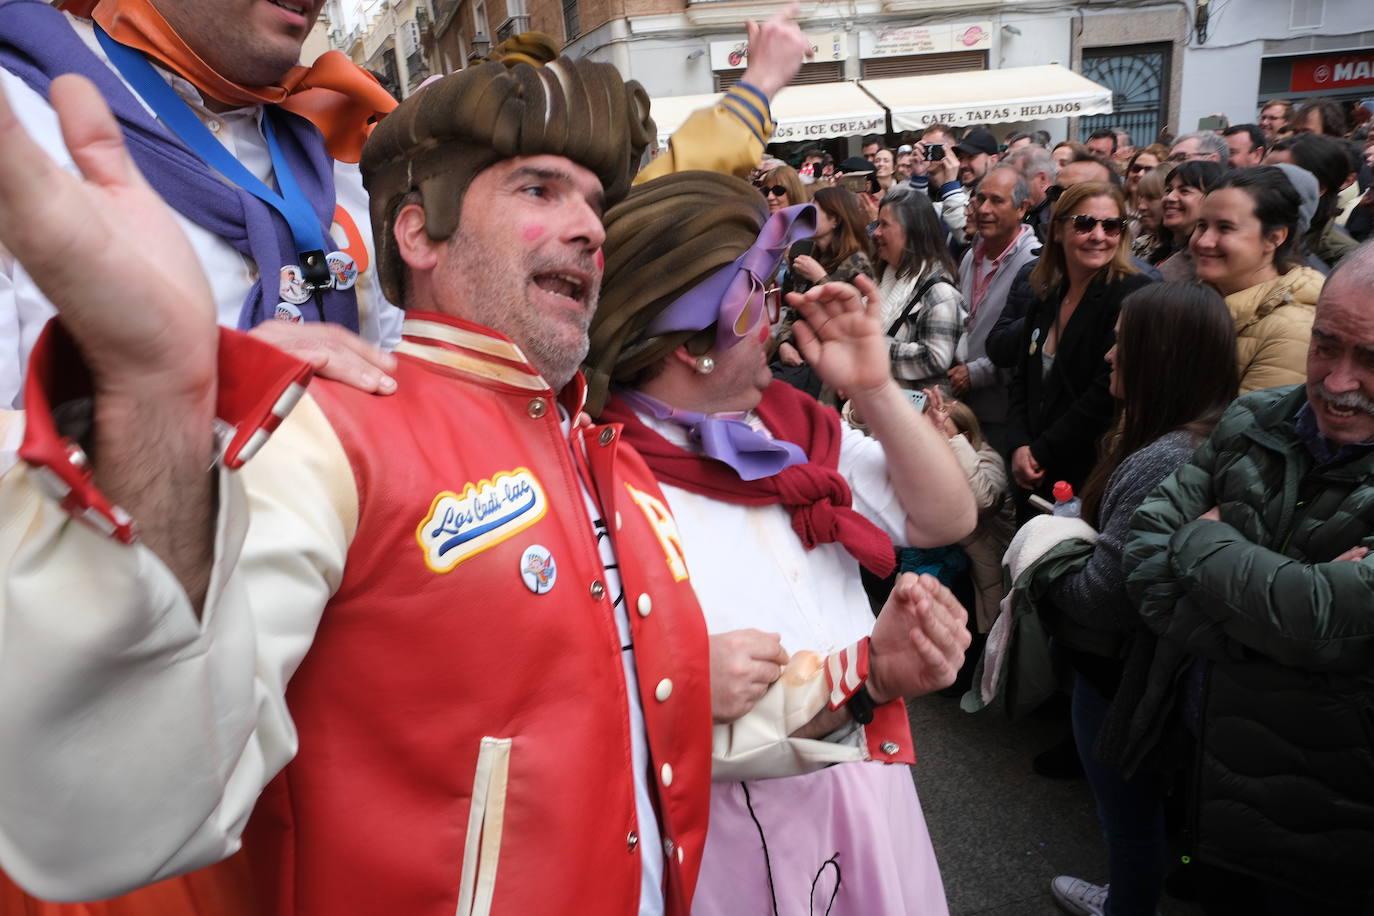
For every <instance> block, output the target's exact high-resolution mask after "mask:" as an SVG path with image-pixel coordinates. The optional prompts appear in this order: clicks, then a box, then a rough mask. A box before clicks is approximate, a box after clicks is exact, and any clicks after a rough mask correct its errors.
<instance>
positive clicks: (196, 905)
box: [0, 853, 257, 916]
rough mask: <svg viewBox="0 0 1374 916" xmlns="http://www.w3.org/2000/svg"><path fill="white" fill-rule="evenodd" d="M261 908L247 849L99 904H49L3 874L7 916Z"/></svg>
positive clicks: (224, 914) (134, 915)
mask: <svg viewBox="0 0 1374 916" xmlns="http://www.w3.org/2000/svg"><path fill="white" fill-rule="evenodd" d="M254 912H257V905H256V902H255V899H254V897H253V888H252V882H251V879H250V876H249V873H248V859H247V857H245V856H244V855H243V853H238V854H237V855H234V856H231V857H230V858H228V859H225V860H224V861H223V862H220V863H219V864H217V865H211V866H209V867H208V868H202V869H200V870H199V871H193V872H191V873H190V874H189V875H182V876H181V877H179V878H169V879H167V880H166V881H160V882H158V883H157V884H153V885H150V886H148V887H145V888H142V889H141V890H136V891H133V892H132V893H128V894H124V895H123V896H121V897H115V898H113V899H111V900H101V901H97V902H95V903H47V902H45V901H42V900H39V899H38V898H36V897H33V896H32V895H30V894H27V893H25V892H24V891H23V890H21V889H20V888H19V886H18V885H17V884H15V883H14V882H13V881H11V880H10V878H9V876H8V875H6V874H5V873H3V872H0V913H3V914H4V916H245V914H249V913H254Z"/></svg>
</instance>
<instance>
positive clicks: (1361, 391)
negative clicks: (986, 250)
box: [1122, 245, 1374, 914]
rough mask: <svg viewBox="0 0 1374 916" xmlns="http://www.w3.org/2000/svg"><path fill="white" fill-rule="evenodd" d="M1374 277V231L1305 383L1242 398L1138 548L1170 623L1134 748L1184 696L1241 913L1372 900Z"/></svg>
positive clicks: (1199, 810)
mask: <svg viewBox="0 0 1374 916" xmlns="http://www.w3.org/2000/svg"><path fill="white" fill-rule="evenodd" d="M1372 287H1374V245H1365V246H1364V247H1362V248H1360V249H1359V250H1357V251H1356V252H1354V253H1352V254H1351V255H1350V257H1349V258H1348V259H1347V260H1346V262H1345V263H1344V264H1343V265H1342V266H1341V267H1340V269H1338V270H1337V271H1336V272H1335V273H1333V274H1332V275H1331V278H1330V280H1328V281H1327V284H1326V287H1325V289H1323V290H1322V294H1321V298H1320V300H1319V301H1318V303H1317V314H1316V320H1315V322H1314V324H1313V327H1312V341H1311V346H1310V349H1309V351H1308V357H1307V385H1306V387H1305V389H1304V388H1301V387H1291V388H1276V389H1270V390H1268V391H1256V392H1253V393H1251V394H1248V395H1246V396H1244V397H1242V398H1241V399H1240V400H1238V401H1237V402H1236V403H1235V404H1234V405H1232V407H1231V408H1230V409H1229V410H1228V411H1227V412H1226V414H1225V415H1224V416H1223V417H1222V419H1221V422H1220V423H1219V424H1218V425H1217V427H1216V429H1215V431H1214V432H1213V434H1212V436H1211V438H1210V439H1208V441H1206V442H1205V443H1204V444H1203V445H1202V447H1201V448H1199V449H1198V452H1197V454H1196V455H1195V456H1194V458H1193V459H1192V461H1191V462H1190V463H1189V464H1186V465H1184V466H1183V467H1182V468H1180V469H1179V470H1178V472H1177V473H1176V474H1175V475H1174V476H1173V477H1171V478H1169V479H1168V480H1166V481H1165V482H1164V483H1163V484H1162V485H1161V486H1160V487H1159V489H1157V490H1156V491H1155V492H1154V494H1153V495H1152V496H1151V498H1150V499H1148V500H1147V501H1146V502H1145V504H1144V505H1143V506H1142V507H1141V509H1140V512H1139V513H1138V514H1137V515H1136V517H1135V520H1134V523H1133V537H1132V540H1131V541H1130V542H1129V543H1128V544H1127V547H1126V553H1125V556H1124V565H1125V569H1126V571H1127V573H1128V575H1129V577H1130V578H1129V586H1128V587H1129V590H1130V592H1131V596H1132V598H1133V600H1134V601H1135V602H1136V603H1137V605H1138V607H1139V610H1140V613H1141V616H1142V617H1143V619H1144V621H1145V623H1146V625H1147V626H1149V627H1150V629H1152V630H1153V631H1154V632H1155V633H1157V634H1158V635H1159V636H1160V637H1161V640H1160V644H1159V646H1160V647H1159V649H1158V651H1157V652H1156V655H1155V657H1154V659H1153V664H1152V667H1151V670H1150V673H1149V678H1148V685H1149V686H1148V687H1147V688H1146V690H1145V697H1144V700H1143V702H1142V703H1140V704H1139V706H1138V707H1137V709H1136V710H1135V713H1134V717H1133V720H1132V722H1131V723H1130V726H1129V728H1127V738H1126V741H1125V746H1124V748H1125V749H1124V753H1123V754H1122V758H1123V759H1122V762H1123V763H1124V764H1126V765H1127V766H1128V767H1131V766H1134V765H1136V764H1138V763H1140V762H1141V761H1142V760H1144V759H1147V758H1149V757H1150V756H1152V754H1151V751H1152V749H1154V748H1158V747H1159V746H1160V744H1161V740H1160V736H1161V734H1163V733H1164V732H1165V730H1166V729H1167V728H1168V723H1169V717H1170V715H1171V714H1172V715H1175V716H1179V717H1181V721H1182V723H1183V725H1184V726H1185V727H1186V728H1187V730H1188V731H1190V732H1191V733H1192V735H1193V736H1194V737H1195V738H1196V742H1197V760H1196V766H1195V768H1194V770H1193V776H1194V778H1195V779H1196V781H1197V782H1196V786H1195V792H1193V793H1192V798H1193V799H1194V808H1193V811H1192V818H1191V819H1190V821H1191V824H1192V826H1193V832H1192V844H1193V847H1194V849H1193V852H1194V854H1195V856H1196V857H1197V859H1199V860H1201V861H1202V862H1205V863H1208V864H1210V865H1213V866H1217V867H1219V868H1220V869H1222V871H1221V873H1220V874H1221V878H1220V879H1219V880H1211V881H1209V882H1207V883H1208V885H1209V886H1210V889H1211V890H1213V891H1215V890H1217V889H1222V890H1223V893H1224V894H1225V897H1226V900H1225V904H1226V905H1227V906H1228V907H1231V909H1226V910H1225V911H1226V912H1232V911H1234V912H1247V913H1323V914H1362V913H1369V912H1374V909H1371V908H1372V907H1374V871H1371V869H1370V868H1369V863H1370V861H1371V860H1374V557H1371V556H1370V549H1371V548H1374V294H1371V292H1370V290H1371V288H1372ZM1175 721H1178V720H1175ZM1230 878H1234V879H1235V880H1229V879H1230ZM1236 907H1239V908H1238V909H1236ZM1216 911H1217V912H1221V911H1222V910H1220V909H1218V910H1216Z"/></svg>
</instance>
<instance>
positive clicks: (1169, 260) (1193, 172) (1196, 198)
mask: <svg viewBox="0 0 1374 916" xmlns="http://www.w3.org/2000/svg"><path fill="white" fill-rule="evenodd" d="M1224 171H1225V169H1223V168H1222V167H1221V165H1220V164H1219V163H1216V162H1203V161H1194V162H1185V163H1183V164H1181V165H1180V166H1179V167H1178V168H1176V169H1174V170H1173V171H1172V172H1170V173H1169V178H1168V180H1167V181H1166V182H1165V183H1164V199H1163V209H1162V213H1161V216H1160V222H1161V224H1162V228H1161V229H1160V231H1159V236H1160V241H1161V242H1164V243H1167V245H1168V249H1167V250H1166V251H1160V252H1159V253H1158V254H1157V256H1156V257H1157V260H1156V261H1155V262H1154V263H1156V264H1158V265H1159V272H1160V275H1161V276H1163V277H1164V279H1165V280H1175V281H1178V282H1183V281H1186V280H1192V279H1193V278H1194V276H1195V275H1194V271H1193V256H1192V253H1191V252H1189V250H1188V239H1190V238H1192V235H1193V227H1194V226H1196V225H1197V214H1198V209H1199V208H1200V207H1201V206H1202V199H1203V198H1204V197H1206V196H1207V192H1208V191H1209V190H1211V188H1212V185H1213V184H1215V183H1216V181H1217V179H1218V178H1220V177H1221V175H1222V172H1224Z"/></svg>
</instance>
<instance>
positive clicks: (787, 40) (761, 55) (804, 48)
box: [743, 0, 812, 99]
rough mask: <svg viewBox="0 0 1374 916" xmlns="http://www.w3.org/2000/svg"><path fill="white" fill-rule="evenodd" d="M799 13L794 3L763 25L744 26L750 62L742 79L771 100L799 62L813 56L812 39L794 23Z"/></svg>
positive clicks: (790, 78) (795, 70) (791, 76)
mask: <svg viewBox="0 0 1374 916" xmlns="http://www.w3.org/2000/svg"><path fill="white" fill-rule="evenodd" d="M799 10H800V6H799V5H798V4H797V3H796V0H793V2H792V3H789V4H787V6H786V7H784V8H783V9H780V10H778V11H777V12H776V13H774V14H773V16H772V17H771V18H770V19H769V20H768V21H767V22H765V23H763V24H762V25H760V24H759V23H757V22H752V21H751V22H748V23H746V24H745V34H746V37H747V38H748V40H749V62H748V64H747V65H746V67H745V69H744V77H743V79H744V82H746V83H748V84H749V85H751V86H753V87H754V88H755V89H758V90H759V91H760V92H762V93H763V94H764V95H766V96H768V97H769V98H770V99H771V98H772V97H773V96H774V95H776V94H777V92H778V90H779V89H781V88H783V87H784V86H786V85H787V84H788V83H790V82H792V79H793V78H794V77H795V76H796V75H797V71H798V70H800V69H801V65H802V62H803V61H804V60H806V58H808V57H811V56H812V52H811V40H810V39H808V38H807V37H806V36H805V35H803V34H802V30H801V27H800V26H798V25H797V22H796V20H797V13H798V11H799Z"/></svg>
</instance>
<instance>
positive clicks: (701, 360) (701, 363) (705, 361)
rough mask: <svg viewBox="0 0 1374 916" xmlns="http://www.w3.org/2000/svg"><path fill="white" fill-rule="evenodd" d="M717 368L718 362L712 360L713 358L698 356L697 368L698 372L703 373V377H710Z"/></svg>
mask: <svg viewBox="0 0 1374 916" xmlns="http://www.w3.org/2000/svg"><path fill="white" fill-rule="evenodd" d="M715 368H716V361H715V360H714V359H712V358H711V357H709V356H698V357H697V366H696V369H697V372H699V373H701V374H702V375H710V374H711V373H712V372H714V371H715Z"/></svg>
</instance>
